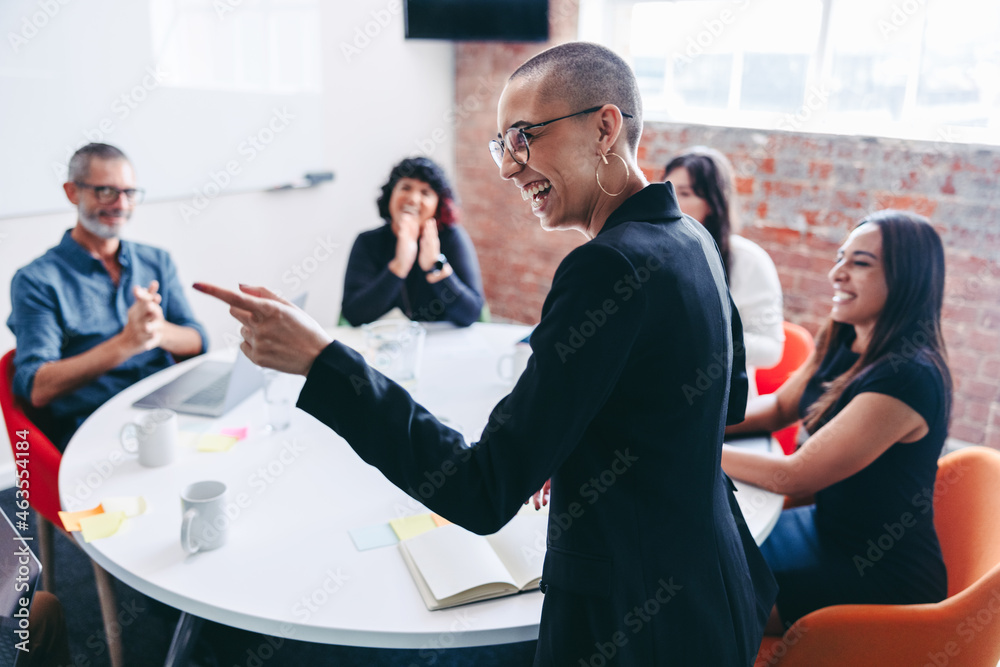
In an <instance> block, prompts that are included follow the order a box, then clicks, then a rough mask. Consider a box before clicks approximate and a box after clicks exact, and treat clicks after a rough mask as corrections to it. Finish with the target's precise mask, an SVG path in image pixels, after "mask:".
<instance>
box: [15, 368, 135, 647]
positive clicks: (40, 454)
mask: <svg viewBox="0 0 1000 667" xmlns="http://www.w3.org/2000/svg"><path fill="white" fill-rule="evenodd" d="M0 378H2V381H0V409H2V410H3V419H4V422H5V423H6V425H7V436H8V438H10V447H11V451H12V452H13V454H14V465H15V469H16V470H17V474H18V475H19V476H20V478H22V479H25V480H26V481H27V483H28V485H27V491H28V503H29V504H30V505H31V507H32V508H33V509H34V510H35V512H36V514H37V516H36V518H37V519H38V543H39V553H40V555H41V560H42V581H43V587H44V588H45V589H46V590H48V591H50V592H51V591H52V590H53V580H54V572H55V569H54V558H53V554H52V540H53V534H54V531H53V527H54V526H55V527H56V528H57V529H58V531H59V532H60V533H62V534H63V535H65V536H66V538H67V539H69V540H70V542H72V543H73V544H74V545H76V544H77V543H76V540H74V539H73V538H72V537H70V536H69V534H68V533H66V532H65V531H64V530H63V529H62V521H60V519H59V510H60V509H61V506H60V504H59V464H60V463H61V462H62V454H61V453H60V452H59V450H58V449H56V446H55V445H53V444H52V442H51V441H50V440H49V439H48V437H46V435H45V434H44V433H42V431H41V430H40V429H39V428H38V427H37V426H35V424H34V423H33V422H32V421H31V419H29V418H28V416H27V415H26V414H25V412H24V409H23V408H22V406H21V405H20V401H19V399H18V398H17V397H16V396H14V391H13V389H12V386H13V385H12V383H13V379H14V350H10V351H9V352H7V353H6V354H5V355H3V357H2V358H0ZM25 442H26V443H27V445H26V447H27V449H19V446H21V443H25ZM25 453H27V456H25ZM25 471H26V472H27V475H25V474H24V472H25ZM93 566H94V578H95V579H96V581H97V594H98V598H99V599H100V603H101V616H102V618H103V620H104V631H105V635H106V636H107V639H108V657H109V658H110V660H111V665H112V667H120V666H121V665H123V664H124V659H123V656H122V643H121V629H120V628H119V627H118V620H117V618H116V617H115V615H116V613H117V609H116V608H117V603H116V602H115V592H114V587H113V582H112V579H111V576H110V575H109V574H108V573H107V572H106V571H104V569H103V568H101V566H99V565H98V564H97V563H93Z"/></svg>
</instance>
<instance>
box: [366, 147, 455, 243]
mask: <svg viewBox="0 0 1000 667" xmlns="http://www.w3.org/2000/svg"><path fill="white" fill-rule="evenodd" d="M404 178H415V179H417V180H418V181H423V182H424V183H426V184H427V185H429V186H431V188H432V189H433V190H434V192H436V193H437V196H438V205H437V210H436V211H434V219H435V220H437V224H438V227H442V226H451V225H454V224H455V223H457V222H458V203H457V202H456V198H455V193H454V192H453V191H452V189H451V183H449V182H448V177H447V176H445V175H444V169H442V168H441V167H439V166H438V165H437V163H435V162H433V161H432V160H429V159H427V158H425V157H408V158H406V159H405V160H403V161H402V162H400V163H399V164H397V165H396V166H395V167H393V168H392V171H391V172H389V180H388V181H386V183H385V185H383V186H382V194H381V195H380V196H379V198H378V201H377V202H376V203H377V204H378V214H379V216H380V217H381V218H382V219H383V220H385V222H386V224H388V223H391V222H392V216H391V215H390V214H389V200H390V199H391V198H392V191H393V189H394V188H395V187H396V183H399V181H400V180H401V179H404Z"/></svg>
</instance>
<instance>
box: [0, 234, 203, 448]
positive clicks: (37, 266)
mask: <svg viewBox="0 0 1000 667" xmlns="http://www.w3.org/2000/svg"><path fill="white" fill-rule="evenodd" d="M118 261H119V263H120V264H121V269H122V273H121V279H120V280H119V283H118V286H117V287H116V286H115V284H114V283H113V282H112V281H111V276H110V275H109V274H108V272H107V270H106V269H105V268H104V265H103V264H102V263H101V262H100V260H97V259H95V258H94V257H92V256H91V255H90V253H88V252H87V251H86V250H84V249H83V247H82V246H80V244H78V243H77V242H76V241H74V240H73V238H72V237H71V236H70V232H69V231H67V232H66V233H65V234H64V235H63V238H62V241H61V242H60V243H59V245H57V246H56V247H54V248H51V249H50V250H48V251H47V252H46V253H45V254H44V255H42V256H41V257H39V258H38V259H36V260H35V261H33V262H31V263H30V264H28V265H27V266H25V267H23V268H21V269H20V270H18V272H17V273H16V274H14V279H13V281H11V287H10V292H11V304H12V307H13V310H12V312H11V314H10V317H9V318H8V319H7V326H8V327H10V330H11V331H13V332H14V336H15V337H16V338H17V353H16V355H15V357H14V367H15V373H14V393H15V394H16V395H18V396H20V397H22V398H24V399H26V400H27V399H29V397H30V396H31V389H32V386H33V385H34V382H35V373H36V372H38V369H39V368H40V367H41V366H42V364H44V363H47V362H50V361H57V360H59V359H65V358H67V357H73V356H76V355H78V354H80V353H82V352H86V351H87V350H89V349H91V348H92V347H94V346H96V345H98V344H99V343H103V342H104V341H106V340H108V339H109V338H111V337H113V336H115V335H116V334H118V333H119V332H120V331H121V330H122V329H123V328H124V326H125V323H126V322H127V321H128V309H129V306H131V305H132V304H133V303H134V302H135V296H134V295H133V294H132V288H133V287H134V286H141V287H147V286H148V285H149V283H150V281H152V280H157V281H159V283H160V289H159V294H160V295H161V297H162V301H161V302H160V307H161V308H162V309H163V316H164V317H165V318H166V320H167V321H168V322H172V323H173V324H177V325H179V326H185V327H191V328H193V329H195V330H196V331H197V332H198V333H199V334H200V335H201V341H202V348H201V349H202V352H204V351H205V349H206V348H207V345H208V338H207V336H206V335H205V330H204V328H203V327H202V326H201V325H200V324H199V323H198V322H197V321H195V319H194V314H193V313H192V312H191V307H190V306H189V305H188V302H187V300H186V299H185V298H184V290H183V288H182V287H181V283H180V280H179V279H178V277H177V270H176V269H175V268H174V263H173V262H172V261H171V259H170V255H169V254H168V253H167V252H166V251H164V250H160V249H158V248H153V247H151V246H147V245H143V244H140V243H133V242H130V241H124V240H123V241H121V246H120V249H119V251H118ZM173 363H174V359H173V357H172V356H171V355H170V353H168V352H167V351H165V350H163V349H162V348H155V349H152V350H148V351H146V352H142V353H140V354H137V355H135V356H134V357H132V358H131V359H129V360H128V361H126V362H125V363H123V364H121V365H120V366H118V367H116V368H114V369H112V370H110V371H108V372H107V373H106V374H104V375H102V376H101V377H99V378H97V379H96V380H94V381H93V382H91V383H89V384H87V385H85V386H83V387H81V388H79V389H77V390H76V391H73V392H71V393H69V394H66V395H64V396H60V397H59V398H57V399H55V400H53V401H52V402H51V403H50V404H49V405H48V406H46V408H45V409H44V410H42V411H39V413H38V414H35V415H34V416H35V417H36V419H38V420H39V424H38V425H39V428H41V429H42V430H43V431H45V433H46V435H48V436H49V438H50V439H51V440H52V441H53V442H54V443H56V445H57V446H59V447H60V449H61V448H62V447H64V446H65V444H66V442H68V441H69V437H70V436H71V435H72V434H73V432H74V431H76V429H77V427H79V425H80V424H82V423H83V420H84V419H86V418H87V417H88V416H89V415H90V414H91V413H92V412H93V411H94V410H96V409H97V408H98V407H99V406H100V405H101V404H103V403H104V402H105V401H107V400H108V399H109V398H111V397H112V396H114V395H115V394H117V393H118V392H120V391H121V390H122V389H124V388H126V387H128V386H130V385H132V384H134V383H135V382H138V381H139V380H141V379H142V378H144V377H146V376H148V375H152V374H153V373H155V372H156V371H159V370H162V369H164V368H166V367H167V366H170V365H171V364H173Z"/></svg>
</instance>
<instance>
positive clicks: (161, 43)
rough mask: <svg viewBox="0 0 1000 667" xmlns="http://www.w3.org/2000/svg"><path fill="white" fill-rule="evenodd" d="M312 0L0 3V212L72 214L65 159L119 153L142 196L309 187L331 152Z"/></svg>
mask: <svg viewBox="0 0 1000 667" xmlns="http://www.w3.org/2000/svg"><path fill="white" fill-rule="evenodd" d="M319 14H320V8H319V6H318V0H145V1H136V2H113V1H112V0H87V2H81V1H79V0H3V2H0V35H2V36H3V40H4V44H3V45H2V46H0V147H2V148H0V152H2V155H3V159H2V160H0V218H4V217H20V216H28V215H36V214H41V213H47V212H52V211H61V210H65V208H66V205H67V204H66V199H65V195H64V194H63V191H62V188H61V187H60V186H61V184H62V183H63V182H64V181H65V180H66V165H67V163H68V161H69V158H70V156H71V155H72V154H73V152H74V151H75V150H76V149H78V148H79V147H80V146H82V145H84V144H86V143H89V142H91V141H99V142H104V143H110V144H113V145H115V146H117V147H118V148H120V149H122V150H123V151H124V152H125V153H126V154H127V155H128V156H129V158H130V159H131V161H132V163H133V166H134V167H135V170H136V177H137V184H138V186H140V187H143V188H145V190H146V199H147V201H157V200H161V201H162V200H176V201H177V204H178V212H179V214H181V215H182V216H184V217H186V218H190V217H191V216H192V215H197V214H198V212H199V211H200V210H203V209H204V208H205V207H206V206H207V205H209V204H210V203H211V201H212V199H214V198H215V197H219V196H224V195H226V194H231V193H236V192H243V191H247V190H259V189H266V188H272V187H277V186H281V185H284V184H287V183H290V182H293V181H301V179H302V177H303V175H304V174H305V173H307V172H316V171H324V170H326V169H328V167H327V166H326V163H325V159H324V155H323V145H324V142H323V134H322V132H323V127H322V111H323V110H322V76H321V75H322V72H321V54H322V49H321V35H320V26H321V21H320V16H319Z"/></svg>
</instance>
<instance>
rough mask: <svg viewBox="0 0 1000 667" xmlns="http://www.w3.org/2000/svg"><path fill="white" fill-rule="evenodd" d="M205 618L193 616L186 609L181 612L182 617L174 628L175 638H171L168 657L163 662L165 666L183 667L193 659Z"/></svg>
mask: <svg viewBox="0 0 1000 667" xmlns="http://www.w3.org/2000/svg"><path fill="white" fill-rule="evenodd" d="M204 622H205V619H203V618H199V617H197V616H192V615H191V614H189V613H187V612H186V611H182V612H181V617H180V618H178V619H177V627H176V628H174V636H173V639H171V640H170V649H169V650H168V651H167V659H166V660H165V661H164V662H163V667H183V666H184V665H187V664H188V663H189V662H190V660H191V651H192V650H194V644H195V641H197V639H198V633H199V632H201V626H202V624H203V623H204Z"/></svg>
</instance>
